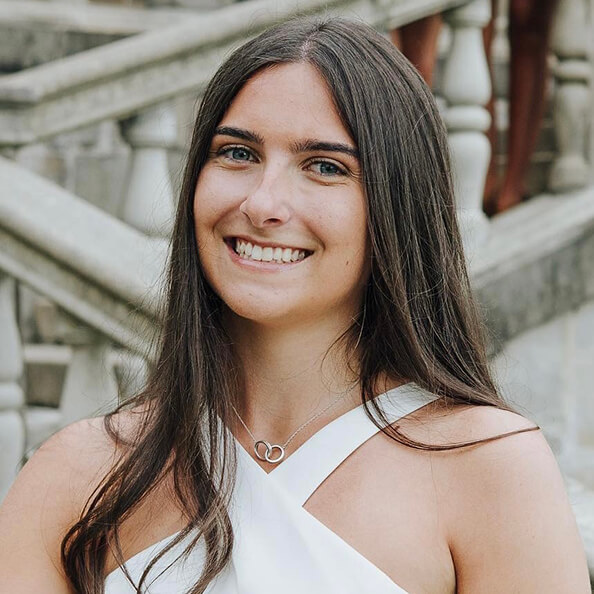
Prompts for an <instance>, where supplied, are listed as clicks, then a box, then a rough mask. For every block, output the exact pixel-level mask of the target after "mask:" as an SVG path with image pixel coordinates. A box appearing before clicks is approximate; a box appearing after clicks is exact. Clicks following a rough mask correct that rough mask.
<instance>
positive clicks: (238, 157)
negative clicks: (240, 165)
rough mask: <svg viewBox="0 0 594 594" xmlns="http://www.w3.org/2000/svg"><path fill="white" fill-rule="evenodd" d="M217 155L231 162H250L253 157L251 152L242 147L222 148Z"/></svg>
mask: <svg viewBox="0 0 594 594" xmlns="http://www.w3.org/2000/svg"><path fill="white" fill-rule="evenodd" d="M217 154H219V155H222V156H223V157H226V158H228V159H231V160H232V161H252V160H253V155H252V153H251V151H249V150H248V149H246V148H244V147H242V146H229V147H227V148H222V149H221V150H220V151H219V152H218V153H217Z"/></svg>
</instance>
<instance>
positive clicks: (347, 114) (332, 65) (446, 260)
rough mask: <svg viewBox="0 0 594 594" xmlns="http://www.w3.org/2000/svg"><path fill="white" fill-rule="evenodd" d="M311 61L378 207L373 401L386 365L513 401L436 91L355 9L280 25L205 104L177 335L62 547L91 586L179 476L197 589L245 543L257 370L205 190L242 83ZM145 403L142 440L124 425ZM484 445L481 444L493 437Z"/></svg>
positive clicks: (366, 353) (186, 212)
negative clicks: (205, 259) (244, 402)
mask: <svg viewBox="0 0 594 594" xmlns="http://www.w3.org/2000/svg"><path fill="white" fill-rule="evenodd" d="M296 62H305V63H307V64H310V65H312V66H313V67H314V68H316V70H317V71H318V72H319V74H320V75H321V76H322V78H323V79H324V80H325V82H326V84H327V86H328V88H329V90H330V93H331V96H332V98H333V101H334V104H335V107H336V110H337V112H338V114H339V116H340V117H341V119H342V122H343V125H344V126H345V129H346V130H347V131H348V132H349V133H350V135H351V137H352V139H353V141H354V142H355V144H356V146H357V149H358V152H359V155H360V163H361V171H362V178H361V183H362V185H363V189H364V192H365V196H366V201H367V202H366V203H367V226H368V235H369V244H370V255H369V257H370V258H371V274H370V278H369V281H368V284H367V286H366V289H365V293H364V298H363V304H362V307H361V311H360V312H359V314H358V316H357V317H356V318H355V319H354V321H353V323H352V325H351V327H350V328H348V330H347V331H346V332H345V333H344V334H343V335H342V336H341V337H340V339H339V341H337V343H340V344H341V345H342V347H343V348H344V352H345V353H347V355H346V357H347V359H348V364H349V365H352V364H353V363H354V364H355V366H356V367H354V368H355V369H356V370H357V372H358V375H359V379H360V386H361V400H362V402H364V403H365V407H366V410H367V412H368V414H370V416H371V417H372V418H373V419H374V420H375V422H376V423H377V424H378V427H380V428H381V427H382V424H381V423H380V422H379V421H378V420H377V416H378V415H379V417H380V418H381V410H379V409H378V407H377V405H376V404H375V402H373V401H372V402H370V399H371V397H372V396H373V395H374V394H373V387H374V385H375V382H376V380H377V378H378V377H380V375H381V374H383V375H385V376H387V377H390V378H406V379H408V380H411V381H413V382H415V383H416V384H417V385H419V386H420V387H421V388H423V389H425V390H428V391H430V392H432V393H434V394H436V395H438V396H439V397H440V398H442V399H443V401H444V402H445V404H451V405H456V404H461V403H464V404H473V405H483V406H495V407H498V408H503V409H506V410H511V407H510V406H509V405H508V404H506V403H505V402H504V400H503V398H502V397H501V396H500V395H499V394H498V391H497V388H496V386H495V384H494V381H493V379H492V377H491V374H490V370H489V365H488V360H487V355H486V347H485V331H484V326H483V324H482V322H481V319H480V315H479V310H478V307H477V305H476V302H475V301H474V299H473V296H472V292H471V287H470V283H469V279H468V273H467V268H466V262H465V257H464V252H463V246H462V241H461V237H460V232H459V228H458V223H457V218H456V205H455V200H454V192H453V188H452V177H451V170H450V161H449V154H448V147H447V135H446V130H445V128H444V124H443V122H442V120H441V118H440V115H439V113H438V110H437V107H436V104H435V101H434V98H433V95H432V93H431V91H430V89H429V88H428V87H427V86H426V85H425V83H424V82H423V80H422V79H421V77H420V76H419V74H418V73H417V72H416V70H415V69H414V68H413V67H412V66H411V64H410V63H409V62H408V61H407V60H406V59H405V58H404V57H403V56H402V54H401V53H400V52H399V51H398V50H397V49H396V48H395V47H394V46H393V45H392V44H391V43H390V42H389V41H388V40H387V39H386V38H385V37H384V36H382V35H381V34H380V33H378V32H377V31H375V30H374V29H373V28H371V27H369V26H367V25H365V24H362V23H360V22H355V21H350V20H346V19H342V18H312V17H300V18H296V19H293V20H290V21H287V22H283V23H280V24H278V25H276V26H274V27H272V28H270V29H268V30H266V31H265V32H263V33H262V34H260V35H259V36H257V37H255V38H254V39H252V40H250V41H248V42H247V43H245V44H244V45H242V46H241V47H240V48H239V49H237V50H236V51H235V52H234V53H233V54H232V55H231V56H230V57H229V58H228V59H227V60H226V61H225V62H224V63H223V64H222V65H221V67H220V68H219V69H218V71H217V72H216V74H215V75H214V77H213V78H212V80H211V82H210V83H209V85H208V86H207V88H206V90H205V92H204V96H203V98H202V101H201V104H200V108H199V110H198V115H197V118H196V123H195V127H194V131H193V136H192V140H191V145H190V148H189V152H188V155H187V163H186V166H185V173H184V177H183V183H182V187H181V192H180V196H179V202H178V207H177V214H176V221H175V226H174V230H173V234H172V238H171V250H170V258H169V262H168V268H167V283H166V289H165V292H166V294H165V298H164V301H163V315H162V321H163V323H162V332H161V334H160V337H159V342H158V345H159V346H158V349H157V356H156V358H155V363H154V365H153V366H152V368H151V371H150V376H149V380H148V382H147V385H146V387H145V388H144V389H143V390H142V391H141V392H140V393H139V394H137V395H135V396H134V397H133V398H131V399H129V400H128V401H127V402H124V403H122V404H121V405H120V406H119V407H118V408H117V409H116V410H115V411H113V412H112V413H111V414H108V415H106V417H105V428H106V430H107V432H108V435H109V436H110V438H111V439H112V440H113V441H114V442H115V443H117V444H118V451H120V452H121V454H120V457H119V459H118V460H117V463H116V464H115V465H114V466H113V468H112V469H111V470H110V471H109V472H108V473H107V474H106V476H105V477H104V479H103V480H102V482H101V483H100V484H99V486H98V487H97V488H96V490H95V491H94V493H93V495H92V496H91V497H90V498H89V500H88V501H87V503H86V506H85V508H84V510H83V512H82V513H81V516H80V518H79V520H78V521H77V522H76V524H74V525H73V526H72V527H71V529H70V530H69V532H68V533H67V534H66V536H65V538H64V540H63V542H62V563H63V566H64V570H65V572H66V575H67V576H68V578H69V579H70V581H71V582H72V585H73V587H74V588H75V590H76V591H77V592H79V593H81V594H99V593H101V592H103V590H104V571H105V562H106V553H107V551H108V550H111V551H112V552H113V554H114V555H115V558H116V559H117V560H118V562H119V563H120V564H121V565H123V562H124V559H123V558H122V551H121V548H120V544H119V529H120V527H121V525H122V522H123V521H124V520H126V518H128V517H129V516H130V514H131V513H132V512H133V511H134V510H135V509H137V508H138V506H139V505H140V504H141V503H142V502H143V500H145V498H146V497H147V496H148V495H149V494H150V493H151V491H153V489H155V487H156V486H157V485H158V484H159V483H160V481H162V480H163V478H164V477H166V476H169V477H171V478H172V479H173V484H174V488H175V496H176V497H177V499H178V500H179V505H180V506H181V508H182V509H183V510H184V512H185V517H186V518H187V526H186V528H185V529H184V530H182V531H181V532H180V533H179V534H178V535H177V536H176V537H175V538H174V539H173V541H171V542H170V543H169V545H168V547H167V548H166V549H164V550H163V551H162V552H161V553H159V554H158V555H156V556H155V557H154V558H153V559H152V560H151V563H150V564H149V566H148V567H147V568H146V570H145V572H144V575H143V577H142V579H141V583H140V584H136V587H137V588H138V592H140V591H141V588H142V586H143V585H146V579H147V576H148V572H149V571H150V569H151V567H152V565H153V564H154V563H155V562H156V561H157V560H158V558H159V557H160V556H161V555H162V554H164V553H165V552H166V551H167V550H168V549H169V548H170V547H172V546H175V544H177V543H179V542H180V541H181V540H182V539H184V538H185V537H187V536H189V537H190V541H189V545H188V549H187V550H189V548H190V547H193V546H195V545H196V544H197V542H198V540H200V539H204V543H205V547H206V553H207V554H206V562H205V566H204V570H203V572H202V574H201V575H200V576H199V577H198V578H197V581H196V584H195V585H194V587H193V589H192V590H191V592H192V594H197V593H201V592H204V590H205V589H206V587H207V586H208V584H209V583H210V582H211V581H212V580H213V579H214V578H215V577H216V576H217V575H218V574H219V573H220V572H221V571H222V570H223V569H224V568H225V566H226V565H227V563H228V562H229V560H230V556H231V552H232V548H233V530H232V526H231V523H230V519H229V515H228V503H229V498H230V495H231V493H232V490H233V484H234V476H235V457H234V448H233V447H231V443H230V442H229V438H228V435H227V433H226V432H225V431H223V427H224V426H231V424H232V408H231V406H232V404H233V403H235V402H237V400H238V394H239V389H240V386H241V376H242V370H241V368H240V363H239V361H238V360H237V357H235V356H234V352H233V345H232V343H231V340H230V338H229V336H228V335H227V333H226V332H225V329H224V326H223V322H222V313H223V311H224V307H225V304H224V303H223V302H222V300H221V299H220V298H219V297H218V295H217V294H216V293H215V292H214V291H213V289H212V288H211V287H210V286H209V284H208V283H207V281H206V279H205V276H204V274H203V271H202V270H201V267H200V263H199V253H198V246H197V242H196V236H195V231H194V216H193V199H194V192H195V188H196V183H197V180H198V176H199V175H200V171H201V169H202V167H203V166H204V163H205V161H206V159H207V156H208V152H209V147H210V144H211V141H212V138H213V135H214V133H215V129H216V127H217V125H218V124H219V122H220V121H221V119H222V118H223V116H224V114H225V112H226V111H227V109H228V108H229V106H230V104H231V102H232V101H233V99H234V97H235V96H236V95H237V93H238V92H239V90H240V89H241V88H242V87H243V86H244V85H245V84H246V82H247V81H249V80H250V78H251V77H253V76H254V74H256V73H257V72H259V71H261V70H262V69H265V68H269V67H273V66H274V65H278V64H286V63H296ZM127 409H131V410H135V411H142V414H141V415H139V416H140V417H141V418H142V422H139V423H138V424H137V426H136V430H135V433H134V435H133V436H132V437H130V436H125V435H123V434H122V431H121V430H120V428H119V427H120V424H119V423H118V422H117V419H118V414H119V413H121V414H125V412H126V410H127ZM382 430H383V431H384V432H385V433H386V434H388V435H389V436H390V437H392V438H393V439H395V440H397V441H399V442H401V443H404V444H406V445H408V446H410V447H415V448H422V449H430V450H433V449H447V448H452V447H462V446H467V445H470V444H475V443H479V442H468V443H465V444H451V445H447V446H433V445H431V444H425V443H419V442H417V441H414V440H412V439H409V438H408V437H406V435H404V434H403V433H402V432H400V431H399V430H398V427H397V426H387V427H385V428H383V429H382ZM479 441H480V440H479Z"/></svg>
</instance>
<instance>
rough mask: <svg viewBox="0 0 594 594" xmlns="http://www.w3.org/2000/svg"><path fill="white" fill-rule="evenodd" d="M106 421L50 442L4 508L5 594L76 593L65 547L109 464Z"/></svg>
mask: <svg viewBox="0 0 594 594" xmlns="http://www.w3.org/2000/svg"><path fill="white" fill-rule="evenodd" d="M106 444H107V441H106V437H105V433H104V432H103V429H102V421H101V420H100V419H93V420H90V421H80V422H78V423H74V424H73V425H70V426H69V427H67V428H66V429H63V430H62V431H60V432H59V433H57V434H56V435H54V436H53V437H51V438H50V439H49V440H48V441H46V442H45V443H44V444H43V445H42V446H41V447H40V448H39V450H38V451H37V452H36V453H35V454H34V456H33V457H32V458H31V460H30V461H29V462H28V463H27V464H26V465H25V467H24V468H23V470H22V471H21V473H20V474H19V476H18V478H17V480H16V481H15V483H14V485H13V486H12V488H11V490H10V491H9V493H8V495H7V496H6V499H5V500H4V502H3V504H2V506H1V507H0V592H7V593H8V592H10V593H11V594H40V593H41V592H43V594H72V592H73V590H72V589H71V587H70V586H69V584H68V580H67V579H66V577H65V576H64V573H63V571H62V569H61V563H60V545H61V542H62V538H63V537H64V535H65V533H66V531H67V530H68V528H69V527H70V526H71V525H72V524H73V523H74V522H75V521H76V520H77V519H78V514H79V513H80V511H81V509H82V507H83V505H84V503H85V502H86V499H87V497H88V496H89V495H90V494H91V492H92V491H93V488H94V486H95V485H96V484H97V482H98V481H99V479H100V476H101V474H100V473H101V471H103V470H105V468H107V466H106V464H107V463H108V462H109V461H110V455H109V454H108V448H107V447H106Z"/></svg>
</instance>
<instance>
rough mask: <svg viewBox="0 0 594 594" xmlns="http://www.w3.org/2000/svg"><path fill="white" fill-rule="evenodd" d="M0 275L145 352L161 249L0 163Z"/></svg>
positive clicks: (153, 317) (153, 319)
mask: <svg viewBox="0 0 594 594" xmlns="http://www.w3.org/2000/svg"><path fill="white" fill-rule="evenodd" d="M0 187H1V188H2V192H0V271H2V272H4V273H5V274H8V276H10V277H13V278H15V279H17V280H18V281H20V282H22V283H24V284H26V285H28V286H30V287H31V288H32V289H34V290H35V291H36V292H37V293H40V294H41V295H43V296H45V297H48V298H49V299H51V300H52V301H54V302H55V303H56V304H57V305H59V306H60V307H61V308H62V309H64V310H65V311H66V312H68V313H69V314H71V315H72V316H74V317H75V318H77V319H79V320H80V321H82V322H83V323H84V324H85V325H86V326H90V327H92V328H94V329H95V330H97V331H98V332H99V333H101V334H103V335H104V336H106V337H109V338H110V339H111V340H113V341H114V342H115V343H117V344H120V345H122V346H125V347H127V348H129V349H131V350H133V351H135V352H138V353H141V354H143V355H144V354H146V353H147V352H148V351H147V348H148V346H149V344H150V341H151V337H152V335H153V333H154V331H155V329H156V327H157V323H158V322H157V315H158V292H159V282H160V278H161V275H162V272H163V269H164V261H165V257H166V252H167V243H166V242H165V241H163V240H160V239H154V238H149V237H147V236H146V235H144V234H142V233H141V232H139V231H137V230H135V229H133V228H132V227H130V226H128V225H126V224H125V223H122V222H121V221H119V220H118V219H115V218H114V217H112V216H110V215H109V214H107V213H105V212H103V211H102V210H100V209H98V208H96V207H94V206H93V205H91V204H89V203H87V202H85V201H84V200H81V199H79V198H77V197H76V196H73V195H71V194H70V193H69V192H67V191H66V190H64V189H62V188H60V187H59V186H57V185H55V184H53V183H52V182H50V181H48V180H46V179H44V178H42V177H40V176H38V175H36V174H34V173H32V172H30V171H28V170H27V169H25V168H23V167H21V166H19V165H18V164H16V163H14V162H12V161H9V160H7V159H4V158H1V157H0Z"/></svg>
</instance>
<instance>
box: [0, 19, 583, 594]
mask: <svg viewBox="0 0 594 594" xmlns="http://www.w3.org/2000/svg"><path fill="white" fill-rule="evenodd" d="M469 444H470V445H469ZM461 446H464V447H461ZM182 553H187V554H182ZM132 584H134V585H132ZM0 590H1V591H2V592H11V593H13V594H15V593H38V592H44V594H60V593H66V592H73V591H75V592H81V593H99V592H103V591H105V592H107V594H126V593H132V592H151V593H156V594H163V593H167V594H176V593H182V592H190V591H191V592H204V591H205V590H206V591H208V592H211V593H213V594H221V593H225V594H233V593H240V592H241V593H246V594H255V593H258V594H262V593H272V592H274V593H275V594H276V593H279V592H282V593H303V592H310V593H313V592H315V593H322V592H323V593H325V594H326V593H329V592H337V593H338V592H340V593H341V594H345V593H350V592H352V593H355V592H357V593H361V592H370V593H371V592H373V593H374V594H384V593H385V594H390V593H391V594H397V593H400V594H402V593H404V592H410V593H413V592H414V593H415V594H417V593H423V594H444V593H454V592H458V593H459V594H477V593H478V592H480V593H485V594H486V593H495V592H497V593H498V594H499V593H501V592H522V593H528V592H538V593H539V594H543V593H546V592H550V593H555V594H560V593H564V592H566V593H568V594H569V593H571V594H581V593H583V594H585V593H586V592H589V587H588V572H587V568H586V562H585V555H584V551H583V549H582V545H581V542H580V538H579V535H578V533H577V529H576V525H575V521H574V518H573V516H572V512H571V509H570V506H569V504H568V501H567V498H566V495H565V492H564V488H563V483H562V480H561V477H560V474H559V471H558V468H557V466H556V463H555V460H554V458H553V455H552V453H551V451H550V449H549V447H548V446H547V444H546V442H545V440H544V439H543V437H542V434H541V433H540V431H538V427H535V426H534V425H533V424H532V423H531V422H530V421H527V420H526V419H524V418H523V417H521V416H519V415H517V414H515V413H513V412H512V411H511V410H510V408H509V407H508V406H507V405H506V404H504V402H503V400H502V399H501V397H500V396H499V395H498V393H497V390H496V388H495V386H494V383H493V381H492V379H491V377H490V375H489V367H488V364H487V360H486V356H485V348H484V343H483V337H482V329H481V325H480V323H479V320H478V316H477V313H476V307H475V305H474V302H473V301H472V297H471V292H470V288H469V283H468V278H467V273H466V268H465V262H464V256H463V252H462V247H461V241H460V236H459V232H458V227H457V223H456V217H455V205H454V200H453V193H452V188H451V180H450V170H449V164H448V156H447V149H446V135H445V131H444V128H443V125H442V122H441V121H440V119H439V116H438V114H437V111H436V108H435V105H434V102H433V98H432V96H431V94H430V92H429V90H428V89H427V87H426V86H425V84H424V83H423V82H422V80H421V79H420V77H419V76H418V74H416V72H415V71H414V69H413V68H412V67H410V65H409V64H408V63H407V62H406V60H404V59H403V58H402V56H401V55H400V54H399V52H398V51H397V50H396V49H394V48H393V46H392V44H391V43H390V42H389V41H387V40H386V39H384V38H383V37H382V36H381V35H379V34H378V33H376V32H374V31H373V30H372V29H370V28H368V27H367V26H365V25H362V24H358V23H354V22H349V21H346V20H340V19H329V20H323V21H318V20H311V19H298V20H293V21H291V22H288V23H284V24H281V25H279V26H277V27H274V28H272V29H270V30H268V31H267V32H265V33H263V34H262V35H260V36H259V37H257V38H256V39H254V40H252V41H249V42H248V43H247V44H245V45H244V46H243V47H242V48H240V49H239V50H237V51H236V52H235V53H234V54H233V55H232V56H231V57H230V58H229V59H228V60H227V61H226V62H225V64H223V66H221V68H220V69H219V71H218V72H217V74H216V75H215V77H214V79H213V80H212V82H211V84H210V85H209V87H208V88H207V90H206V93H205V96H204V99H203V102H202V106H201V109H200V112H199V115H198V118H197V122H196V128H195V131H194V136H193V140H192V144H191V148H190V152H189V156H188V164H187V168H186V174H185V181H184V184H183V189H182V192H181V197H180V201H179V208H178V213H177V220H176V225H175V231H174V234H173V240H172V251H171V260H170V265H169V286H168V298H167V304H166V310H165V313H164V326H163V336H162V342H161V350H160V355H159V357H158V359H157V361H156V364H155V366H154V370H153V373H152V376H151V379H150V382H149V384H148V386H147V388H146V390H145V391H143V392H142V393H141V394H140V395H139V396H137V397H136V398H134V399H133V400H132V401H131V402H129V403H127V405H126V406H124V407H122V408H121V409H120V410H118V411H116V412H115V413H114V414H112V415H109V416H107V417H106V418H105V419H104V420H97V419H93V420H87V421H82V422H79V423H75V424H74V425H72V426H70V427H68V428H66V429H65V430H63V431H61V432H60V433H58V434H57V435H56V436H54V437H53V438H51V439H50V440H48V442H46V444H45V445H44V446H43V447H42V448H40V450H39V451H38V452H37V453H36V454H35V456H34V457H33V458H32V460H31V461H30V462H29V463H28V464H27V465H26V466H25V468H24V469H23V471H22V473H21V475H20V477H19V478H18V480H17V481H16V483H15V485H14V487H13V489H12V491H11V493H10V494H9V495H8V498H7V499H6V501H5V503H4V506H3V509H2V512H1V513H0Z"/></svg>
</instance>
